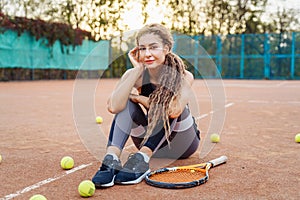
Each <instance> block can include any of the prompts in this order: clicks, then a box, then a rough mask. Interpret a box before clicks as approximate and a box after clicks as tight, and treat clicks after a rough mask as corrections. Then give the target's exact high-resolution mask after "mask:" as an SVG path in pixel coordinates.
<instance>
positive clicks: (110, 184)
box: [95, 175, 116, 187]
mask: <svg viewBox="0 0 300 200" xmlns="http://www.w3.org/2000/svg"><path fill="white" fill-rule="evenodd" d="M115 177H116V175H114V177H113V179H112V181H111V182H109V183H105V184H101V185H98V184H95V186H96V187H111V186H113V185H114V183H115Z"/></svg>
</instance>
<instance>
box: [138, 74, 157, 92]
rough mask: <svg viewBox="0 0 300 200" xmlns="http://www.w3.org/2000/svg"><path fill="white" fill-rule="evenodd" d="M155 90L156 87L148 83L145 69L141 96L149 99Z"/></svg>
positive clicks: (148, 78)
mask: <svg viewBox="0 0 300 200" xmlns="http://www.w3.org/2000/svg"><path fill="white" fill-rule="evenodd" d="M155 89H156V86H155V85H154V84H152V83H151V82H150V75H149V72H148V69H145V71H144V75H143V81H142V88H141V95H143V96H146V97H149V96H150V94H151V93H152V92H153V91H154V90H155Z"/></svg>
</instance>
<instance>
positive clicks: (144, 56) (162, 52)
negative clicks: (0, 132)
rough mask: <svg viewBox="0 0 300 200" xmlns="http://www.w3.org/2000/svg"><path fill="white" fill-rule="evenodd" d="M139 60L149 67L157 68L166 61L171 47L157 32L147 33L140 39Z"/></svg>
mask: <svg viewBox="0 0 300 200" xmlns="http://www.w3.org/2000/svg"><path fill="white" fill-rule="evenodd" d="M138 48H139V60H140V61H141V62H142V63H143V64H145V66H146V67H147V68H149V69H150V68H155V67H157V66H159V65H161V64H163V63H164V61H165V56H166V54H167V53H168V51H169V49H168V47H167V46H165V45H164V44H163V42H162V39H161V38H160V37H159V36H158V35H155V34H151V33H149V34H145V35H143V36H141V37H140V40H139V46H138Z"/></svg>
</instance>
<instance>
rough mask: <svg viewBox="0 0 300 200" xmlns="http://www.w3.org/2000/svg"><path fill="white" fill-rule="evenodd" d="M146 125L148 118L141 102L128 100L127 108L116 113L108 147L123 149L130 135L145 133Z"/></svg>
mask: <svg viewBox="0 0 300 200" xmlns="http://www.w3.org/2000/svg"><path fill="white" fill-rule="evenodd" d="M145 126H147V118H146V116H145V113H144V111H143V110H142V108H141V107H140V106H139V104H137V103H133V102H132V101H128V103H127V106H126V108H125V109H124V110H123V111H121V112H120V113H118V114H116V115H115V118H114V120H113V122H112V126H111V129H110V133H109V140H108V144H107V147H108V148H109V147H111V146H113V147H117V148H118V149H119V150H120V151H121V150H122V149H123V148H124V146H125V143H126V142H127V140H128V137H129V135H131V134H132V135H134V134H136V135H140V134H143V133H144V132H145V128H144V127H145ZM132 132H135V133H132ZM133 137H134V138H135V139H137V140H138V139H140V138H139V137H135V136H133Z"/></svg>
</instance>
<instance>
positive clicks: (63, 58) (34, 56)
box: [0, 31, 110, 79]
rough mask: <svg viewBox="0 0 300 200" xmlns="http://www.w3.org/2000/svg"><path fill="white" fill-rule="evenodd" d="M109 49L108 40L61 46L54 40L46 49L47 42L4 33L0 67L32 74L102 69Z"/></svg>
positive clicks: (106, 60) (105, 63) (29, 36)
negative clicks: (29, 71) (42, 71)
mask: <svg viewBox="0 0 300 200" xmlns="http://www.w3.org/2000/svg"><path fill="white" fill-rule="evenodd" d="M109 49H110V41H99V42H93V41H89V40H84V41H83V44H82V45H79V46H63V45H61V44H60V43H59V42H58V41H57V42H55V43H54V45H53V46H51V47H49V46H48V43H47V40H45V39H39V40H36V39H35V38H34V37H32V36H31V35H30V34H29V33H27V32H25V33H23V34H21V35H20V36H18V34H17V33H16V32H14V31H5V32H3V33H1V34H0V68H5V69H10V68H18V69H20V68H21V69H27V71H28V69H29V70H31V72H32V74H34V73H35V72H34V71H37V70H39V71H40V70H45V71H47V70H51V69H53V70H54V69H59V70H64V71H67V70H74V71H76V70H105V69H106V68H107V67H108V65H109V63H108V62H109ZM87 56H88V57H89V59H86V58H87ZM17 71H18V70H16V72H17ZM19 71H20V70H19ZM23 71H24V70H23ZM24 72H25V71H24ZM24 72H23V73H24ZM31 79H35V78H34V76H31Z"/></svg>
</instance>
